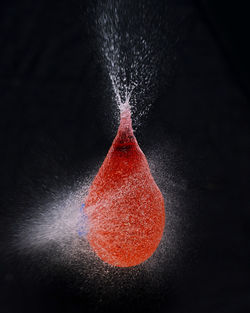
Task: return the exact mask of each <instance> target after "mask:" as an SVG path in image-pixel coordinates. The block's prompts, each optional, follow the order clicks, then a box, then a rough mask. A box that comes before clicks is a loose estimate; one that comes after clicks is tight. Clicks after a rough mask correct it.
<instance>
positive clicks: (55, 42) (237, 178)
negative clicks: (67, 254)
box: [0, 0, 250, 313]
mask: <svg viewBox="0 0 250 313" xmlns="http://www.w3.org/2000/svg"><path fill="white" fill-rule="evenodd" d="M169 5H170V6H172V7H173V8H174V10H175V12H176V16H177V19H178V16H179V17H180V20H182V25H183V27H184V28H185V32H184V34H182V36H181V44H180V47H177V48H176V52H175V53H176V58H177V61H176V62H177V66H176V70H175V74H174V77H172V79H171V83H170V84H168V86H167V85H165V87H162V88H161V90H160V92H159V96H158V98H157V99H156V101H155V104H154V106H153V107H152V109H151V111H150V112H149V114H148V118H147V120H146V122H145V123H144V124H143V126H142V128H141V129H140V130H139V131H138V140H139V141H140V142H142V145H144V146H146V145H147V144H146V142H145V138H151V140H152V138H153V137H152V136H153V134H152V130H151V129H152V127H153V128H154V127H155V129H156V130H157V127H159V128H160V129H161V136H162V138H161V140H164V136H165V139H166V140H167V138H169V137H171V138H174V139H172V140H174V141H176V142H175V144H176V145H177V146H178V151H181V153H182V154H183V156H184V159H185V160H186V162H187V163H188V164H189V165H188V166H187V167H185V170H184V172H185V173H184V174H183V175H184V176H185V177H186V179H187V192H189V191H190V193H191V192H193V191H195V194H196V195H197V198H198V200H197V201H196V206H195V210H197V211H198V212H197V214H196V216H195V219H196V223H195V225H196V226H195V227H194V228H193V233H192V236H193V238H196V239H195V240H196V241H197V243H198V244H197V245H195V248H194V250H195V253H193V254H192V253H191V254H190V259H189V262H187V263H188V265H187V268H186V270H185V271H184V272H185V273H184V272H183V275H182V276H181V278H180V277H179V278H178V283H177V284H174V283H173V285H172V284H171V282H168V287H167V288H166V289H164V290H162V292H161V293H160V294H159V295H158V296H157V297H153V296H152V298H150V294H145V295H144V294H143V290H142V291H141V292H140V297H138V299H137V297H134V298H133V301H132V300H131V301H130V299H129V297H126V296H124V299H120V300H119V301H118V300H117V299H115V298H114V299H112V301H110V302H107V303H106V304H105V305H103V306H102V303H101V302H99V303H98V304H96V303H95V305H94V304H93V302H96V301H98V299H96V298H94V297H92V295H91V292H90V293H88V292H85V293H84V292H83V293H77V292H76V291H75V289H74V288H72V289H71V288H70V287H68V286H66V284H65V282H64V279H63V277H57V278H53V280H52V281H50V282H47V281H46V280H45V281H38V282H36V283H35V286H36V287H35V288H34V284H33V282H32V277H29V279H25V278H24V276H25V275H23V274H20V273H22V262H21V260H19V258H18V257H17V256H12V257H7V256H5V255H6V250H8V248H9V242H8V231H9V227H10V225H11V222H10V221H9V220H8V221H9V222H8V223H7V222H3V221H6V219H5V218H6V216H9V213H10V212H11V217H12V218H13V219H15V216H16V215H18V214H20V211H22V210H24V209H22V208H21V207H22V206H20V207H19V206H18V205H17V203H18V199H20V197H21V195H22V193H23V190H24V189H25V188H24V186H25V185H26V186H28V189H29V192H30V193H28V195H29V194H32V192H33V191H32V190H33V189H34V190H35V189H36V188H39V186H40V185H41V182H44V181H45V182H46V183H45V184H44V185H43V186H44V188H43V189H42V190H43V192H44V193H46V192H47V191H48V192H49V190H50V188H51V187H52V186H53V184H55V183H56V182H55V178H54V177H55V176H56V177H59V178H58V184H61V183H62V182H61V181H62V180H63V183H64V184H65V183H66V184H69V185H70V183H71V182H72V179H73V178H72V177H74V174H76V173H77V172H79V169H81V170H82V171H83V172H84V170H85V169H86V165H85V163H86V160H89V159H91V158H93V157H95V156H96V155H97V156H98V155H99V154H100V151H102V152H104V151H107V149H108V147H109V145H110V142H111V139H112V135H113V134H114V131H113V130H112V131H110V130H109V128H108V123H107V118H109V111H108V110H106V112H104V109H103V108H104V105H103V102H105V100H104V98H103V95H102V94H103V92H104V88H103V75H102V71H101V66H100V64H99V63H98V60H97V59H96V56H95V53H94V52H93V45H91V43H90V41H89V39H88V36H89V35H87V32H86V25H85V23H84V21H83V19H84V12H85V9H86V7H87V6H88V3H87V2H86V3H85V2H83V1H82V2H81V1H77V0H75V1H70V0H61V1H32V0H23V1H17V0H16V1H15V0H13V1H12V0H10V1H1V4H0V47H1V49H0V105H1V114H0V127H1V132H0V142H1V154H0V173H1V207H0V212H1V221H2V223H1V239H2V240H1V242H2V245H1V254H2V257H1V259H0V260H1V261H0V264H1V265H0V275H1V276H0V288H1V289H0V312H1V313H9V312H10V313H12V312H13V313H14V312H19V313H21V312H69V313H73V312H79V311H81V312H85V311H86V312H92V311H93V310H94V308H95V311H98V312H103V311H105V310H106V311H107V312H110V311H112V310H116V311H121V312H125V311H129V312H140V311H143V312H153V311H154V310H155V311H161V312H178V313H180V312H192V313H195V312H199V313H200V312H213V313H214V312H218V313H222V312H226V313H229V312H232V313H235V312H237V313H240V312H249V311H250V277H249V260H250V255H249V252H250V250H249V239H250V227H249V226H250V225H249V218H250V211H249V205H248V204H249V196H248V192H249V122H250V120H249V101H248V100H249V96H250V94H249V80H250V76H249V73H250V71H249V67H250V62H249V55H250V48H249V40H248V37H249V22H248V21H247V20H248V16H247V13H246V12H248V10H247V7H246V6H245V7H243V6H241V5H240V4H238V3H237V2H234V4H233V5H232V4H230V3H228V1H215V0H214V1H208V0H196V1H191V0H190V1H184V0H178V1H177V0H176V1H169ZM156 125H157V126H156ZM60 178H61V179H60ZM34 192H35V191H34ZM197 203H198V204H197ZM192 212H193V211H192V210H190V214H191V213H192ZM191 218H192V217H191ZM194 255H195V257H194ZM191 256H192V257H191ZM183 266H184V267H185V265H183ZM38 276H39V273H38ZM33 280H36V277H34V278H33ZM173 280H174V279H173ZM166 284H167V282H166ZM138 294H139V291H138ZM152 294H153V291H152Z"/></svg>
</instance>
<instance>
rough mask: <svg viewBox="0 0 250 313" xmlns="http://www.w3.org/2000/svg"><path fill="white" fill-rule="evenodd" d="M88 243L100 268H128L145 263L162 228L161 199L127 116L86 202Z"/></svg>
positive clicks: (163, 215) (127, 113)
mask: <svg viewBox="0 0 250 313" xmlns="http://www.w3.org/2000/svg"><path fill="white" fill-rule="evenodd" d="M85 213H86V214H87V216H88V221H89V232H88V241H89V243H90V246H91V247H92V249H93V250H94V251H95V253H96V254H97V255H98V256H99V258H100V259H102V260H103V261H104V262H106V263H108V264H110V265H114V266H118V267H129V266H135V265H138V264H140V263H142V262H144V261H145V260H147V259H148V258H149V257H150V256H151V255H152V254H153V253H154V251H155V250H156V248H157V247H158V245H159V243H160V241H161V238H162V235H163V230H164V226H165V209H164V199H163V196H162V194H161V192H160V190H159V188H158V187H157V185H156V183H155V181H154V179H153V177H152V175H151V173H150V169H149V166H148V162H147V159H146V157H145V155H144V153H143V152H142V150H141V149H140V147H139V145H138V143H137V140H136V138H135V136H134V133H133V129H132V123H131V114H130V110H129V109H128V108H127V109H126V110H124V111H123V112H122V113H121V120H120V126H119V129H118V132H117V135H116V137H115V139H114V141H113V143H112V146H111V148H110V149H109V152H108V154H107V156H106V158H105V160H104V162H103V164H102V166H101V168H100V169H99V171H98V173H97V175H96V177H95V179H94V181H93V183H92V185H91V187H90V190H89V193H88V196H87V198H86V202H85Z"/></svg>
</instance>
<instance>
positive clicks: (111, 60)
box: [96, 0, 167, 122]
mask: <svg viewBox="0 0 250 313" xmlns="http://www.w3.org/2000/svg"><path fill="white" fill-rule="evenodd" d="M155 8H156V6H155V4H154V5H152V3H150V2H149V1H132V0H128V1H122V0H108V1H103V2H102V3H99V6H98V8H97V16H98V18H97V19H96V30H97V34H98V38H99V41H98V44H99V49H100V51H101V58H102V60H103V64H104V67H105V69H106V71H107V73H108V76H109V78H110V82H111V85H112V88H113V92H114V98H115V101H116V103H117V105H118V107H119V109H120V111H122V110H123V109H124V105H128V103H129V104H130V106H131V111H132V112H133V113H137V114H136V118H137V122H138V118H139V117H140V116H142V115H144V114H145V113H146V112H147V111H148V109H149V107H150V105H151V103H152V101H153V99H154V97H155V96H156V94H157V89H158V88H157V87H158V81H159V80H158V78H159V75H158V74H159V72H160V71H161V69H162V68H163V67H164V65H165V61H166V57H165V58H164V50H165V49H166V47H167V45H166V42H165V44H164V47H165V49H162V41H164V40H165V41H166V38H165V33H164V32H161V38H159V32H160V31H161V29H160V28H161V26H163V25H164V27H165V26H166V20H164V19H163V16H164V15H165V16H166V11H167V7H166V5H164V6H163V7H159V8H158V11H157V10H155ZM159 10H160V11H161V14H159ZM165 16H164V17H165ZM133 90H134V92H133Z"/></svg>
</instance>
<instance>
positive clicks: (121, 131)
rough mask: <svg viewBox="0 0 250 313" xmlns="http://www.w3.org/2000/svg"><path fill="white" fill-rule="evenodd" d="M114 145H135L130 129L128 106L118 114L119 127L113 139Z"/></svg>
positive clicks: (131, 128)
mask: <svg viewBox="0 0 250 313" xmlns="http://www.w3.org/2000/svg"><path fill="white" fill-rule="evenodd" d="M115 143H116V145H119V146H127V145H131V144H132V145H133V144H135V143H136V139H135V136H134V132H133V127H132V119H131V110H130V106H129V105H127V106H124V107H123V109H122V110H121V113H120V126H119V128H118V132H117V135H116V138H115Z"/></svg>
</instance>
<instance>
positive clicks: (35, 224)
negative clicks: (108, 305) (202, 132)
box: [15, 0, 182, 286]
mask: <svg viewBox="0 0 250 313" xmlns="http://www.w3.org/2000/svg"><path fill="white" fill-rule="evenodd" d="M151 9H152V6H151V7H150V6H149V7H148V1H140V2H135V1H132V0H129V1H122V0H107V1H103V2H102V3H99V5H98V7H97V9H96V12H95V13H96V20H95V21H96V25H95V26H96V30H97V35H98V44H99V48H100V52H101V56H102V60H103V65H104V66H105V69H106V70H107V74H108V76H109V78H110V83H111V86H112V90H113V95H114V99H115V103H116V105H117V107H118V108H119V111H120V113H121V114H122V113H124V112H126V111H131V112H132V113H134V115H136V116H135V119H134V121H136V118H137V117H138V116H139V117H140V116H141V115H143V114H145V113H146V112H147V111H148V109H149V107H150V105H151V103H152V101H153V99H154V97H155V95H156V93H157V86H158V79H157V78H158V76H159V71H160V69H161V68H162V67H163V64H164V60H163V58H162V56H163V51H162V49H159V46H160V44H159V42H160V40H163V39H164V34H161V39H159V30H160V28H159V24H161V23H162V18H164V17H162V16H161V15H159V13H157V14H155V13H154V11H153V10H151ZM158 11H159V10H158ZM162 11H164V10H162ZM162 15H163V16H164V14H162ZM135 113H136V114H135ZM161 149H162V150H161V152H160V153H159V155H164V153H165V151H164V152H163V150H164V147H163V145H162V148H161ZM159 155H158V160H157V166H156V167H157V168H158V169H160V168H161V165H160V162H162V163H164V161H162V160H159V157H160V156H159ZM156 159H157V158H156V157H155V156H154V157H153V159H151V160H150V162H149V163H150V166H152V164H154V163H155V160H156ZM164 166H165V165H164ZM155 173H156V174H157V176H158V181H159V180H160V178H161V180H163V182H162V183H161V185H160V188H161V190H162V191H163V194H164V196H165V194H166V190H167V192H168V193H167V200H166V206H167V208H168V210H167V213H166V223H167V227H166V229H167V231H166V232H165V233H164V234H163V240H162V242H161V244H160V247H159V249H158V250H157V253H155V254H154V255H153V257H152V258H150V260H149V261H146V262H145V263H144V264H142V265H140V268H139V269H137V272H138V271H139V272H140V271H142V272H143V273H144V274H142V276H143V275H144V276H145V272H146V273H148V275H149V276H150V275H151V274H150V273H153V275H152V276H154V277H155V279H156V280H157V281H159V277H160V276H161V274H159V275H158V276H157V275H156V272H157V271H158V272H159V273H161V271H162V269H161V266H160V265H159V264H160V263H161V262H162V263H165V262H166V259H168V262H170V261H171V257H173V256H174V255H175V254H176V250H175V249H176V246H177V245H178V244H177V243H176V242H177V230H176V228H175V226H174V225H177V224H179V225H181V221H180V217H179V216H177V215H176V214H175V212H174V209H175V208H176V207H178V205H179V204H178V200H177V198H178V197H179V196H178V195H177V194H178V193H179V190H180V189H181V188H179V187H178V184H177V185H176V186H177V187H174V188H172V189H171V188H170V187H169V186H172V182H171V179H172V177H171V178H168V176H167V171H166V169H164V168H163V169H162V171H160V170H158V172H156V171H155V172H154V171H153V175H154V174H155ZM156 174H155V175H156ZM155 175H154V176H155ZM164 175H165V176H164ZM163 176H164V179H163V178H162V177H163ZM92 178H93V177H92ZM92 178H91V179H87V181H85V182H84V183H83V184H82V185H81V188H79V190H78V191H76V192H75V191H74V192H71V191H70V192H69V193H68V195H65V193H64V192H62V193H60V192H59V193H58V195H57V198H56V199H55V201H49V203H48V204H47V205H46V207H45V208H44V207H40V206H38V207H37V208H34V212H35V211H36V212H37V213H34V214H33V215H32V216H26V218H25V219H24V220H22V221H21V222H20V223H19V225H18V227H17V228H16V230H15V231H16V235H15V246H16V247H17V248H18V250H19V251H20V253H22V254H25V253H27V254H35V253H36V252H37V251H38V252H41V251H43V252H45V253H47V255H48V257H47V259H46V261H49V262H47V265H48V264H50V262H51V264H53V263H55V262H57V263H60V264H64V265H65V266H66V267H67V268H69V267H70V268H73V269H74V270H76V271H77V272H78V273H80V274H81V275H80V276H81V277H85V278H86V277H87V278H88V279H89V280H93V281H95V283H96V281H98V282H99V281H100V276H101V277H102V280H101V281H102V283H103V282H104V280H103V276H105V275H106V276H107V281H110V279H111V276H112V275H116V274H117V272H115V270H112V269H110V267H109V265H107V264H104V263H103V262H100V260H99V259H98V258H97V257H96V256H95V254H93V252H92V250H91V249H90V247H89V245H88V242H87V240H86V237H87V235H88V233H89V224H88V219H87V217H86V215H85V213H84V212H85V211H84V210H85V198H86V196H87V191H88V190H89V187H90V182H91V181H92ZM157 184H158V182H157ZM181 190H182V189H181ZM61 198H63V199H64V200H61ZM170 224H171V225H170ZM169 226H170V227H169ZM166 245H167V246H168V251H167V250H166ZM51 247H52V248H51ZM173 251H174V253H172V252H173ZM159 256H161V257H159ZM168 264H169V263H168ZM169 268H170V267H169ZM121 273H122V272H119V274H117V277H118V278H119V284H120V283H121V280H120V277H121V276H120V275H121ZM126 273H128V272H126ZM131 273H132V274H131V275H132V276H133V279H134V277H135V275H134V273H135V271H134V270H131ZM132 276H130V279H132ZM93 277H95V279H94V278H93ZM112 277H113V276H112ZM151 279H152V277H151ZM115 286H117V285H116V284H115Z"/></svg>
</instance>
